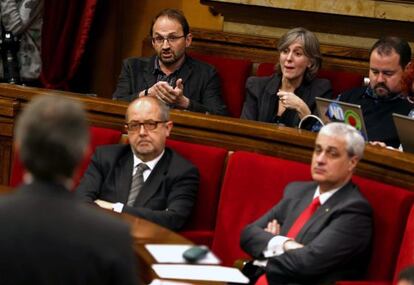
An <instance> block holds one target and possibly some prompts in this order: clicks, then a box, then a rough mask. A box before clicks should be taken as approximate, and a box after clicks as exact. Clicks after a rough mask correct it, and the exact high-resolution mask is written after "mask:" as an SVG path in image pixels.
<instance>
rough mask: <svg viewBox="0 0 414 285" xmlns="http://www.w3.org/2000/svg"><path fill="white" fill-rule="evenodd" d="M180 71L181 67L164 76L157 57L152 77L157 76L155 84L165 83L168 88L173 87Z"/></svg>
mask: <svg viewBox="0 0 414 285" xmlns="http://www.w3.org/2000/svg"><path fill="white" fill-rule="evenodd" d="M180 70H181V66H180V67H179V68H177V69H176V70H174V72H173V73H171V74H170V75H166V74H165V73H164V72H163V71H162V70H161V67H160V63H159V62H158V57H156V58H155V60H154V75H156V76H157V82H160V81H165V82H167V83H168V84H169V85H170V86H172V87H175V83H176V82H177V79H178V78H180Z"/></svg>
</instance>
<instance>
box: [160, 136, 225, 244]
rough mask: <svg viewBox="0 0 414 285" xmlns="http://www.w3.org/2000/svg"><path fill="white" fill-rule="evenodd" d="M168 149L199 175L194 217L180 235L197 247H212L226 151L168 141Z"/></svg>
mask: <svg viewBox="0 0 414 285" xmlns="http://www.w3.org/2000/svg"><path fill="white" fill-rule="evenodd" d="M167 146H169V147H170V148H172V149H174V150H175V151H176V152H178V153H179V154H181V155H182V156H183V157H185V158H186V159H188V160H189V161H191V162H192V163H193V164H194V165H195V166H197V168H198V170H199V173H200V187H199V191H198V196H197V202H196V204H195V205H194V210H193V215H192V216H191V219H190V221H189V223H188V224H187V225H186V226H185V228H184V230H183V231H182V232H181V234H183V235H184V236H185V237H187V238H189V239H191V240H192V241H193V242H195V243H201V244H207V245H210V243H211V240H212V236H213V231H214V227H215V223H216V212H217V204H218V199H219V195H220V183H221V178H222V177H221V176H222V173H223V168H224V162H225V160H226V157H227V150H226V149H224V148H219V147H213V146H207V145H201V144H193V143H188V142H182V141H176V140H171V139H168V140H167Z"/></svg>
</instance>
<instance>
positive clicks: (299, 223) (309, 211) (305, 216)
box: [286, 197, 321, 238]
mask: <svg viewBox="0 0 414 285" xmlns="http://www.w3.org/2000/svg"><path fill="white" fill-rule="evenodd" d="M320 205H321V202H320V201H319V197H316V198H315V199H313V201H312V203H311V204H310V205H309V206H308V207H307V208H306V209H305V210H304V211H303V212H302V213H301V214H300V216H299V217H298V218H297V219H296V221H295V223H294V224H293V225H292V227H291V228H290V230H289V232H288V233H287V235H286V236H287V237H290V238H296V236H297V235H298V233H299V232H300V230H301V229H302V227H303V226H304V225H305V224H306V222H307V221H309V219H310V218H311V217H312V215H313V213H315V211H316V210H317V209H318V208H319V206H320Z"/></svg>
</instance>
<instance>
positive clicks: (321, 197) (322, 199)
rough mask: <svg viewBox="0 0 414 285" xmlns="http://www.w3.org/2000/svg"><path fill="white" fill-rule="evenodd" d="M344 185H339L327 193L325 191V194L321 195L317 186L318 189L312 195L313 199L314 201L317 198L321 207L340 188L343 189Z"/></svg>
mask: <svg viewBox="0 0 414 285" xmlns="http://www.w3.org/2000/svg"><path fill="white" fill-rule="evenodd" d="M346 183H348V182H346ZM346 183H345V184H346ZM345 184H344V185H341V186H340V187H338V188H334V189H332V190H329V191H327V192H325V193H322V194H321V193H320V189H319V185H318V187H316V191H315V194H314V195H313V199H315V198H316V197H319V202H320V203H321V205H323V204H324V203H325V202H326V201H328V199H329V198H331V197H332V195H333V194H335V193H336V192H337V191H338V190H339V189H341V188H342V187H344V186H345Z"/></svg>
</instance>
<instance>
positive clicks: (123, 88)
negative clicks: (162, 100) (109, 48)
mask: <svg viewBox="0 0 414 285" xmlns="http://www.w3.org/2000/svg"><path fill="white" fill-rule="evenodd" d="M155 58H156V57H155V56H152V57H149V58H148V57H141V58H136V57H134V58H127V59H125V60H124V61H123V64H122V70H121V74H120V75H119V78H118V84H117V86H116V90H115V92H114V94H113V95H112V98H113V99H115V100H124V101H129V102H130V101H132V100H133V99H135V98H136V97H137V95H138V93H139V92H141V91H142V90H145V89H148V88H150V87H151V86H152V85H154V84H155V83H156V82H157V75H155V74H154V69H155V66H154V62H155ZM178 77H179V78H182V79H183V84H184V96H186V97H187V98H188V99H190V106H189V108H188V110H189V111H193V112H200V113H211V114H216V115H227V114H228V112H227V107H226V105H225V104H224V103H223V99H222V97H221V86H220V78H219V77H218V74H217V71H216V69H215V68H214V67H213V66H211V65H209V64H207V63H204V62H201V61H198V60H195V59H193V58H191V57H189V56H186V59H185V61H184V63H183V65H182V66H181V69H180V71H179V73H178Z"/></svg>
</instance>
